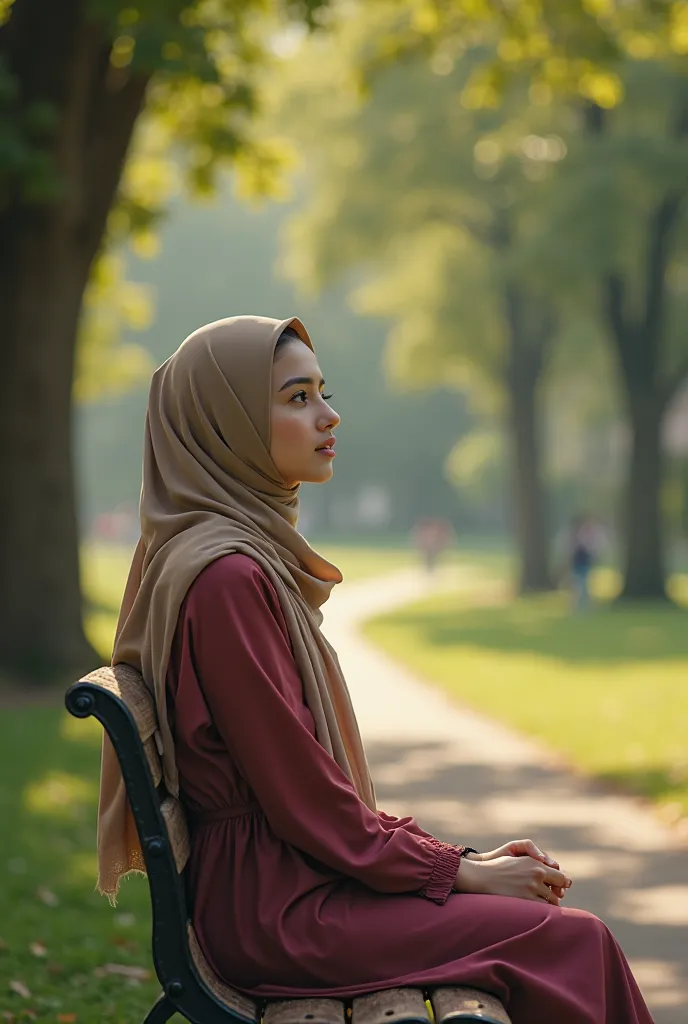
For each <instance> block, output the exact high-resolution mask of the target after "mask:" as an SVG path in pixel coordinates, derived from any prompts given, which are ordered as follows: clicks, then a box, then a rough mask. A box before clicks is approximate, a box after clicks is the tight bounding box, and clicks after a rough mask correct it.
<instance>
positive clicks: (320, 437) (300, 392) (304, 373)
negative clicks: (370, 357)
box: [270, 339, 340, 487]
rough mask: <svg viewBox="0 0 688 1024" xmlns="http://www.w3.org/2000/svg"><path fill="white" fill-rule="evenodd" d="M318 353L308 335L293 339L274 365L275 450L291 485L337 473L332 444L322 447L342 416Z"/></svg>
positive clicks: (277, 463)
mask: <svg viewBox="0 0 688 1024" xmlns="http://www.w3.org/2000/svg"><path fill="white" fill-rule="evenodd" d="M324 383H325V382H324V381H323V379H322V373H321V372H320V367H319V366H318V360H317V359H316V358H315V353H314V352H313V351H312V350H311V349H310V348H309V347H308V345H306V344H305V343H304V342H302V341H297V340H296V339H294V340H293V341H289V342H287V344H286V345H282V346H281V347H280V349H279V351H278V353H277V355H276V357H275V362H274V366H273V370H272V406H271V414H270V432H271V436H270V455H271V457H272V461H273V462H274V464H275V466H276V467H277V470H278V471H279V474H280V476H281V477H282V479H283V480H284V482H285V483H286V485H287V487H294V486H295V485H296V484H297V483H301V482H306V483H314V484H322V483H325V482H326V481H327V480H329V479H330V478H331V477H332V472H333V469H332V463H333V462H334V454H329V452H331V451H332V449H326V450H325V451H318V450H317V449H318V447H319V446H321V445H323V444H324V443H325V442H326V441H328V440H329V439H331V438H332V432H333V430H334V429H335V427H337V426H338V425H339V422H340V419H339V416H338V415H337V413H336V412H335V411H334V409H333V408H332V407H331V406H329V405H328V404H327V399H328V398H331V397H332V396H331V395H324V394H323V390H324Z"/></svg>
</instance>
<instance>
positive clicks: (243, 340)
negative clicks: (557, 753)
mask: <svg viewBox="0 0 688 1024" xmlns="http://www.w3.org/2000/svg"><path fill="white" fill-rule="evenodd" d="M323 386H324V381H323V380H322V373H321V371H320V368H319V366H318V362H317V359H316V356H315V353H314V351H313V347H312V344H311V341H310V339H309V337H308V333H307V332H306V329H305V327H304V326H303V324H302V323H301V322H300V321H299V320H296V319H291V320H285V321H281V322H280V321H277V320H271V319H268V318H264V317H250V316H243V317H233V318H230V319H227V320H220V321H218V322H216V323H213V324H209V325H208V326H206V327H202V328H201V329H200V330H198V331H196V332H195V333H194V334H192V335H191V336H190V337H189V338H187V339H186V341H185V342H184V343H183V344H182V345H181V347H180V348H179V349H178V351H177V352H175V353H174V355H172V356H171V357H170V358H169V359H168V360H167V362H166V363H165V364H164V365H163V366H162V367H160V368H159V369H158V370H157V371H156V373H155V374H154V376H153V381H152V385H151V391H150V399H149V405H148V415H147V423H146V440H145V458H144V466H143V489H142V494H141V530H142V537H141V541H140V542H139V546H138V548H137V552H136V555H135V557H134V562H133V564H132V568H131V572H130V576H129V580H128V583H127V588H126V591H125V595H124V600H123V603H122V610H121V614H120V621H119V625H118V632H117V639H116V644H115V651H114V659H113V661H114V663H118V662H125V663H127V664H130V665H133V666H134V667H135V668H137V669H138V670H139V671H141V673H142V674H143V677H144V679H145V681H146V684H147V685H148V686H149V687H150V689H151V690H152V691H153V692H154V693H155V698H156V704H157V710H158V718H159V741H160V748H161V750H162V753H163V764H164V775H165V784H166V786H167V788H168V790H169V791H170V792H171V793H174V794H177V793H178V794H180V796H181V798H182V799H183V801H184V803H185V805H186V807H187V809H188V813H189V819H190V824H191V833H192V849H191V857H190V861H189V865H188V869H187V876H188V882H189V890H190V891H189V897H190V901H191V905H192V907H193V923H194V927H195V929H196V932H197V935H198V939H199V942H200V944H201V947H202V949H203V952H204V953H205V956H206V957H207V959H208V962H209V963H210V965H211V966H212V968H213V969H214V971H215V972H216V974H217V975H218V976H219V977H220V978H222V979H223V980H225V981H226V982H227V983H228V984H230V985H233V986H235V987H236V988H239V989H241V990H243V991H245V992H247V993H249V994H251V995H254V996H258V997H261V996H307V995H316V994H317V995H333V996H347V995H349V994H351V993H362V992H366V991H371V990H374V989H379V988H386V987H392V986H397V985H410V986H421V987H431V986H435V985H451V984H456V985H460V984H470V985H473V986H475V987H478V988H481V989H483V990H485V991H487V992H491V993H494V994H495V995H496V996H498V997H499V998H500V999H501V1000H502V1001H503V1003H504V1004H505V1006H506V1008H507V1010H508V1012H509V1013H510V1014H511V1017H512V1019H513V1022H514V1024H536V1022H540V1021H542V1022H549V1024H651V1018H650V1015H649V1012H648V1010H647V1007H646V1006H645V1003H644V1002H643V999H642V997H641V994H640V992H639V990H638V987H637V985H636V983H635V981H634V979H633V977H632V975H631V972H630V970H629V967H628V964H627V962H626V960H625V959H624V956H623V953H622V952H621V950H620V949H619V946H618V945H617V943H616V941H615V939H614V938H613V936H612V935H611V933H610V932H609V930H608V929H607V927H606V926H605V925H604V924H603V923H602V922H601V921H600V920H598V918H596V917H594V916H593V915H592V914H588V913H586V912H584V911H582V910H575V909H565V908H563V907H562V905H561V900H562V899H563V897H564V894H565V892H566V890H567V888H568V887H569V885H570V884H571V882H570V879H568V878H567V876H566V875H565V873H564V872H563V871H561V870H560V868H559V865H558V864H557V863H556V862H555V861H554V860H552V858H550V857H549V856H548V855H547V854H544V853H541V852H540V851H539V850H538V849H537V847H536V846H535V845H534V844H533V843H532V842H531V841H530V840H520V841H515V842H512V843H507V844H506V845H504V846H502V847H500V848H499V849H497V850H491V851H490V852H487V853H480V854H478V853H476V852H475V851H471V850H470V849H469V848H467V847H464V846H453V845H451V844H449V843H444V842H441V841H440V840H438V839H436V838H435V837H434V836H432V835H430V834H429V833H427V832H425V831H424V830H423V829H422V828H421V827H420V826H419V825H418V824H417V823H416V822H415V821H414V819H413V818H411V817H404V818H395V817H392V816H390V815H388V814H385V813H384V812H383V811H381V810H379V809H378V808H377V806H376V803H375V795H374V791H373V786H372V783H371V780H370V775H369V772H368V766H367V763H366V759H365V755H364V751H363V747H362V744H361V738H360V735H359V731H358V727H357V724H356V718H355V715H354V711H353V709H352V706H351V702H350V699H349V694H348V691H347V688H346V684H345V682H344V679H343V677H342V673H341V670H340V667H339V663H338V661H337V656H336V654H335V652H334V650H333V649H332V648H331V647H330V646H329V644H328V643H327V641H326V640H325V638H324V636H323V635H322V633H321V631H320V624H321V621H322V613H321V611H320V608H321V606H322V605H323V603H324V602H325V601H326V600H327V598H328V597H329V595H330V592H331V590H332V588H333V586H334V585H335V584H336V583H339V582H340V581H341V578H342V577H341V574H340V572H339V570H338V569H337V568H336V567H335V566H334V565H332V564H331V563H330V562H328V561H326V560H325V559H324V558H323V557H321V556H320V555H319V554H317V553H316V552H315V551H314V550H313V549H312V548H311V547H310V546H309V545H308V544H307V542H306V541H305V539H304V538H303V537H302V536H301V534H300V533H299V532H298V530H297V519H298V509H299V501H298V494H299V485H300V483H301V481H310V482H320V483H324V482H325V481H327V480H329V479H330V478H331V476H332V471H333V470H332V467H333V458H334V451H333V445H334V436H333V431H334V429H335V428H336V427H337V425H338V424H339V416H338V415H337V413H336V412H335V411H334V410H333V409H332V407H331V406H330V405H329V404H328V403H329V400H330V398H331V396H330V395H325V394H323ZM466 827H467V828H468V827H469V823H468V822H467V823H466ZM98 843H99V869H100V872H99V888H100V891H101V892H105V893H108V894H109V895H110V896H112V897H114V895H115V894H116V892H117V887H118V882H119V878H120V877H121V876H122V875H123V874H126V872H127V871H129V870H131V869H132V868H135V867H137V866H140V865H141V859H140V850H139V849H138V845H137V841H136V837H135V833H134V832H133V831H132V828H131V817H130V815H129V814H128V809H127V805H126V796H125V792H124V788H123V784H122V780H121V775H120V773H119V768H118V765H117V760H116V757H115V755H114V752H113V750H112V747H111V745H110V744H109V742H108V740H107V737H106V738H105V741H104V747H103V769H102V775H101V802H100V808H99V835H98Z"/></svg>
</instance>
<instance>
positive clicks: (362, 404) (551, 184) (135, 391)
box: [0, 0, 688, 1024]
mask: <svg viewBox="0 0 688 1024" xmlns="http://www.w3.org/2000/svg"><path fill="white" fill-rule="evenodd" d="M687 55H688V5H686V4H685V3H684V2H681V0H673V2H667V3H665V4H656V3H654V2H650V0H637V2H635V3H620V2H619V3H617V2H615V0H556V2H547V0H545V2H544V3H543V2H536V0H520V2H519V3H518V4H502V3H493V2H492V0H482V2H479V3H478V2H473V0H470V2H469V0H366V2H363V0H361V2H357V0H331V2H320V0H244V2H239V0H121V2H119V0H62V2H61V3H60V4H59V5H56V4H55V3H54V2H53V0H14V2H12V0H0V267H1V273H0V481H2V485H1V486H2V501H1V502H0V752H1V753H0V763H1V767H2V777H1V778H0V808H1V809H2V814H3V822H4V825H3V829H2V838H0V869H1V871H2V876H3V886H2V887H0V906H2V914H0V1010H1V1011H2V1013H4V1019H7V1020H22V1019H37V1020H46V1021H47V1020H50V1021H55V1020H57V1021H62V1022H63V1024H66V1022H69V1021H76V1020H78V1021H90V1020H100V1019H105V1018H107V1019H112V1020H120V1019H121V1020H125V1019H128V1018H127V1014H128V1013H129V1014H131V1013H136V1012H138V1009H137V1008H138V1007H143V1006H145V1005H146V1002H147V1000H148V998H149V995H150V992H152V991H153V990H154V988H155V985H154V983H153V981H152V980H151V978H150V965H149V957H148V952H147V946H146V941H147V940H146V929H147V927H148V917H147V913H148V912H147V903H146V893H145V887H144V886H142V885H139V883H138V882H133V883H131V884H130V885H129V886H127V887H126V895H125V897H124V900H123V909H121V910H119V911H118V913H117V914H116V915H114V916H113V914H112V912H111V911H110V910H109V908H108V907H107V904H105V903H104V901H102V900H101V899H100V898H99V897H97V896H96V895H95V894H93V893H92V891H91V890H92V885H93V879H94V872H95V860H94V808H95V801H96V795H97V772H98V749H99V734H98V731H97V727H95V726H94V727H93V729H89V726H88V724H85V723H83V722H82V723H74V722H70V721H68V720H67V719H66V717H65V715H64V713H63V712H62V710H61V707H60V703H61V697H62V693H63V692H64V688H65V686H66V685H67V684H68V683H69V682H71V681H72V680H73V679H75V678H78V676H79V675H80V674H81V673H83V672H84V671H86V670H88V669H89V668H91V667H94V666H95V665H96V664H100V663H103V662H105V661H107V660H108V657H109V652H110V648H111V643H112V635H113V629H114V622H115V619H116V614H117V609H118V606H119V600H120V597H121V592H122V587H123V583H124V579H125V577H126V571H127V568H128V560H129V558H130V555H131V551H132V548H133V545H134V543H135V541H136V539H137V536H138V533H137V502H138V495H139V489H140V484H141V451H142V439H143V423H144V416H145V409H146V399H147V386H148V381H149V379H150V375H151V372H152V370H153V369H154V368H155V367H156V366H157V365H159V364H160V363H161V362H162V361H163V360H165V359H166V358H167V357H168V356H169V355H170V354H171V353H172V352H173V351H174V350H175V349H176V347H177V346H178V345H179V344H180V343H181V341H182V340H183V339H184V337H185V336H186V335H187V334H188V333H190V332H191V331H192V330H193V329H195V328H196V327H198V326H200V325H201V324H203V323H207V322H209V321H211V320H214V319H217V318H220V317H224V316H231V315H234V314H239V313H259V314H262V315H268V316H274V317H280V318H282V317H287V316H290V315H298V316H299V317H301V318H302V319H303V320H304V321H305V323H306V325H307V326H308V328H309V330H310V333H311V335H312V337H313V339H314V341H315V344H316V349H317V352H318V356H319V359H320V363H321V366H322V368H323V371H324V374H325V377H326V380H327V385H328V389H329V390H331V391H333V392H334V395H335V397H334V399H333V405H334V406H335V408H336V409H337V410H338V412H339V413H340V414H341V416H342V423H341V426H340V428H339V430H338V447H337V452H338V456H339V458H338V459H337V462H336V466H335V474H334V479H333V480H332V482H331V483H329V484H328V485H327V486H326V487H314V486H310V485H305V486H304V487H303V490H302V518H301V529H302V530H303V532H304V533H305V534H306V536H307V537H308V538H309V539H310V540H311V542H312V543H313V544H314V545H316V546H319V547H320V548H322V550H323V551H324V553H325V554H327V555H329V556H330V557H332V558H333V559H334V560H336V561H337V562H338V563H339V564H340V566H341V568H342V570H343V572H344V575H345V579H346V580H359V581H360V580H363V579H365V578H366V577H371V578H372V577H375V576H379V575H381V574H382V573H385V572H388V571H389V572H391V571H393V570H396V569H399V568H403V567H412V566H416V567H417V569H418V572H420V573H425V574H429V578H431V577H432V574H433V573H437V572H440V571H443V570H451V572H453V573H454V574H455V575H454V579H455V584H456V585H455V587H454V589H450V590H449V591H447V589H446V586H445V588H444V590H443V592H442V594H441V595H440V596H436V597H434V598H433V597H432V596H431V597H429V598H427V599H426V600H424V601H421V602H418V603H417V604H415V605H414V606H412V607H409V608H407V609H404V611H403V612H401V613H400V612H398V611H397V612H395V613H393V614H388V615H384V614H382V612H384V609H380V612H381V614H380V615H379V616H378V617H376V618H375V619H373V620H372V621H371V622H370V623H369V624H368V626H367V627H366V631H367V634H368V635H369V636H370V637H371V638H372V639H373V640H374V641H375V642H376V643H378V644H380V645H381V646H382V647H384V648H385V649H387V650H389V651H391V652H393V653H394V654H395V656H396V657H398V658H399V659H401V660H402V661H403V662H404V663H405V664H408V665H411V666H413V667H415V668H416V669H418V670H419V671H421V672H422V673H423V674H424V675H425V677H426V678H428V680H429V681H431V682H434V683H435V684H436V685H438V686H441V687H443V688H444V689H445V690H447V691H448V692H450V693H451V694H452V695H453V697H455V698H456V699H457V700H458V701H463V702H465V703H467V704H469V705H470V706H471V707H475V708H477V709H479V710H482V711H485V712H487V713H488V714H490V715H492V716H494V717H495V718H497V719H499V720H500V721H503V722H505V723H507V724H509V725H511V726H514V727H516V728H518V729H519V730H522V731H524V732H525V733H526V734H528V735H530V736H533V737H536V738H537V739H538V740H539V741H541V742H543V743H545V744H547V745H549V746H550V747H551V749H553V750H555V751H557V752H558V753H560V754H561V755H562V756H564V757H565V758H566V759H568V761H569V762H570V764H571V765H572V766H575V767H576V768H578V769H580V770H582V771H584V772H587V773H590V774H591V775H593V776H594V777H595V778H596V779H598V780H600V781H601V782H602V783H604V785H607V786H611V787H614V788H615V789H616V790H621V791H623V792H628V793H632V794H636V795H639V796H641V797H642V798H643V799H645V800H646V801H647V802H648V806H651V807H652V808H653V811H654V813H656V814H658V815H659V816H660V817H661V818H662V819H663V820H664V822H665V823H667V824H669V825H670V826H671V827H672V828H674V829H675V830H677V833H678V834H681V835H686V834H687V832H686V821H687V818H688V745H687V743H686V734H687V726H688V695H687V685H688V684H687V679H688V675H687V672H686V670H687V669H688V638H687V634H686V621H687V620H686V606H687V605H688V215H687V210H688V201H687V193H688V61H687V60H686V56H687ZM579 517H587V518H586V526H585V529H586V530H587V537H588V540H589V542H590V543H589V548H590V552H589V556H590V557H589V564H588V566H587V568H588V569H589V572H588V571H586V573H585V574H584V575H585V577H586V578H585V581H584V582H585V593H583V592H582V591H581V578H580V574H579V573H578V574H577V572H576V567H575V566H574V565H573V557H574V549H575V548H576V544H577V541H576V536H577V534H576V528H575V523H577V522H579ZM433 529H434V530H435V534H434V536H435V539H436V538H437V536H438V532H437V531H439V534H440V535H441V538H442V539H441V540H440V541H438V542H437V549H436V550H432V546H433V542H432V539H428V538H429V537H430V535H432V533H433ZM584 532H585V531H584ZM590 538H592V540H591V539H590ZM428 545H429V547H428ZM445 582H446V580H445ZM588 591H589V597H588V596H587V594H588ZM543 693H545V694H547V699H546V700H543ZM101 904H104V905H101ZM115 961H116V963H118V964H119V965H120V967H124V968H126V969H127V970H128V972H129V973H127V970H124V971H122V970H120V971H119V973H118V972H117V971H111V970H110V969H109V967H108V964H109V965H110V966H112V962H115ZM94 971H95V972H96V973H95V974H94Z"/></svg>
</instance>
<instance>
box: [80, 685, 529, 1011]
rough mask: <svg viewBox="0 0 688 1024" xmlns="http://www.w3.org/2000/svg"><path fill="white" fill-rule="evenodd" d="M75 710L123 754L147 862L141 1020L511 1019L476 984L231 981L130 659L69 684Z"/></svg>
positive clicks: (149, 705) (148, 704) (150, 707)
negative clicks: (350, 987) (199, 902)
mask: <svg viewBox="0 0 688 1024" xmlns="http://www.w3.org/2000/svg"><path fill="white" fill-rule="evenodd" d="M65 704H66V706H67V710H68V711H69V712H70V713H71V714H72V715H74V716H76V717H77V718H88V717H89V716H90V715H94V716H95V717H96V718H97V719H98V721H99V722H101V724H102V725H103V726H104V727H105V728H106V729H107V731H108V733H109V736H110V739H111V740H112V743H113V746H114V748H115V751H116V752H117V756H118V758H119V762H120V766H121V769H122V775H123V777H124V782H125V785H126V788H127V795H128V798H129V802H130V804H131V809H132V812H133V816H134V820H135V822H136V827H137V829H138V834H139V839H140V842H141V849H142V851H143V857H144V860H145V865H146V873H147V876H148V883H149V886H150V896H151V904H152V911H153V935H152V945H153V962H154V964H155V971H156V974H157V976H158V980H159V981H160V984H161V985H162V993H161V995H160V996H159V998H158V999H157V1001H156V1002H155V1003H154V1005H153V1006H152V1008H151V1009H150V1011H149V1013H148V1014H147V1016H146V1018H145V1021H144V1022H143V1024H163V1022H164V1021H167V1020H169V1019H170V1017H172V1015H173V1014H175V1013H180V1014H181V1015H182V1016H183V1017H185V1018H186V1019H187V1020H188V1021H191V1022H192V1024H428V1022H429V1020H430V1016H429V1014H428V1010H427V1005H426V998H427V999H429V1001H430V1004H431V1006H432V1011H433V1015H434V1019H435V1022H436V1024H469V1022H475V1024H477V1022H482V1024H511V1022H510V1020H509V1017H508V1016H507V1014H506V1011H505V1010H504V1007H503V1006H502V1004H501V1003H500V1002H499V1000H497V999H496V998H495V997H494V996H492V995H488V994H487V993H484V992H480V991H478V990H476V989H471V988H454V987H442V988H435V989H431V990H430V991H429V992H427V993H426V992H424V991H422V990H421V989H417V988H396V989H384V990H380V991H377V992H373V993H369V994H366V995H361V996H359V997H357V998H354V999H350V1000H340V999H332V998H315V997H313V998H302V999H270V1000H267V1001H265V1000H255V999H251V998H249V997H248V996H246V995H243V994H242V993H240V992H237V991H235V990H234V989H232V988H230V987H229V986H228V985H226V984H224V982H222V981H221V980H220V979H219V978H218V977H217V976H216V975H215V974H214V973H213V971H212V969H211V968H210V966H209V965H208V963H207V961H206V959H205V957H204V955H203V952H202V951H201V948H200V946H199V944H198V940H197V938H196V935H195V933H194V930H193V927H192V925H191V921H190V917H189V913H188V907H187V902H186V896H185V888H184V879H183V872H184V867H185V865H186V862H187V860H188V857H189V833H188V829H187V824H186V817H185V814H184V809H183V807H182V805H181V803H180V802H179V800H177V799H176V798H174V797H172V796H170V795H169V794H168V793H167V792H166V791H165V788H164V783H163V782H162V766H161V762H160V756H159V754H158V749H157V745H156V743H155V735H154V734H155V730H156V727H157V719H156V711H155V704H154V701H153V699H152V697H151V695H150V693H149V691H148V689H147V688H146V686H145V684H144V682H143V679H142V677H141V676H140V675H139V673H138V672H136V671H135V670H134V669H132V668H130V667H129V666H128V665H117V666H116V667H115V668H101V669H98V670H97V671H95V672H92V673H90V675H87V676H86V677H85V678H84V679H82V680H81V681H80V682H78V683H75V684H74V685H73V686H71V687H70V688H69V690H68V691H67V693H66V696H65Z"/></svg>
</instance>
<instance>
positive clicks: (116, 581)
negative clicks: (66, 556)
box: [82, 541, 414, 658]
mask: <svg viewBox="0 0 688 1024" xmlns="http://www.w3.org/2000/svg"><path fill="white" fill-rule="evenodd" d="M313 546H314V547H316V550H317V551H319V552H320V553H321V554H322V555H324V557H325V558H328V559H329V560H330V561H331V562H334V564H335V565H336V566H338V567H339V568H340V569H341V571H342V574H343V576H344V579H345V580H360V579H364V578H365V577H366V576H379V575H382V574H384V573H387V572H393V571H394V570H395V569H403V568H404V567H406V566H408V565H413V564H414V554H413V552H412V551H411V550H409V549H408V548H404V547H403V546H402V544H401V543H400V542H398V543H395V544H394V545H393V546H390V547H388V548H375V547H366V546H362V545H360V544H359V545H342V544H339V545H334V544H328V543H323V544H318V543H317V542H315V541H314V542H313ZM131 555H132V549H131V548H130V547H126V546H124V545H122V546H120V545H105V544H89V545H86V546H85V547H84V550H83V557H82V581H83V588H84V593H85V594H86V597H87V600H88V602H89V611H88V615H87V619H86V632H87V634H88V638H89V640H90V641H91V643H92V644H93V645H94V647H95V648H96V650H98V651H100V652H101V653H102V654H103V657H104V658H107V657H108V656H109V652H110V650H111V645H112V638H113V636H114V633H115V626H116V624H117V612H118V609H119V603H120V600H121V597H122V591H123V590H124V584H125V582H126V578H127V572H128V571H129V563H130V561H131Z"/></svg>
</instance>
